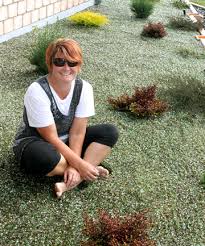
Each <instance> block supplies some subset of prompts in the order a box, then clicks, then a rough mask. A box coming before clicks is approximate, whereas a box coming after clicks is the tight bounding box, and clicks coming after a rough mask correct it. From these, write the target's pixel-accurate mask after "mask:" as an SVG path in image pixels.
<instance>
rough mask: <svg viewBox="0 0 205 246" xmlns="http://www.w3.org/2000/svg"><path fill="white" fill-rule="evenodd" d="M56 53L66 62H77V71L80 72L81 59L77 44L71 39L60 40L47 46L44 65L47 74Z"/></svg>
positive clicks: (50, 69) (80, 51)
mask: <svg viewBox="0 0 205 246" xmlns="http://www.w3.org/2000/svg"><path fill="white" fill-rule="evenodd" d="M57 53H60V54H63V55H64V57H65V59H66V60H68V61H71V62H78V70H80V68H81V66H82V63H83V57H82V50H81V48H80V45H79V44H78V42H76V41H75V40H73V39H66V38H60V39H57V40H56V41H54V42H52V43H50V44H49V46H48V48H47V49H46V65H47V67H48V71H49V72H51V71H52V66H53V58H55V55H56V54H57Z"/></svg>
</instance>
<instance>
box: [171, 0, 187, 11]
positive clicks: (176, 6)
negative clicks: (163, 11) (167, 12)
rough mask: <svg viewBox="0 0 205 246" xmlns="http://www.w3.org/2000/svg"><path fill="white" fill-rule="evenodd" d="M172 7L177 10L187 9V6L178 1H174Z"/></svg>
mask: <svg viewBox="0 0 205 246" xmlns="http://www.w3.org/2000/svg"><path fill="white" fill-rule="evenodd" d="M172 4H173V6H174V7H175V8H178V9H187V8H188V5H187V4H186V3H184V2H182V1H180V0H175V1H174V2H173V3H172Z"/></svg>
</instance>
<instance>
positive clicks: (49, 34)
mask: <svg viewBox="0 0 205 246" xmlns="http://www.w3.org/2000/svg"><path fill="white" fill-rule="evenodd" d="M33 32H34V34H35V35H36V39H35V40H36V42H34V44H33V45H32V47H31V53H30V56H29V58H28V59H29V61H30V63H31V64H32V65H36V68H37V71H39V72H41V73H44V74H46V73H48V69H47V66H46V62H45V53H46V49H47V47H48V45H49V44H50V43H51V42H52V41H54V40H55V39H57V38H60V37H62V36H63V34H62V31H61V30H60V29H59V27H58V26H57V25H53V26H46V27H45V28H44V29H38V28H36V29H34V30H33Z"/></svg>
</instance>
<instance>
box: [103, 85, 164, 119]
mask: <svg viewBox="0 0 205 246" xmlns="http://www.w3.org/2000/svg"><path fill="white" fill-rule="evenodd" d="M108 102H109V103H110V104H111V105H112V106H113V107H114V108H115V109H117V110H127V111H131V112H132V113H134V114H136V115H137V116H139V117H147V116H148V117H149V116H157V115H160V114H162V113H163V112H165V111H167V110H168V104H167V103H166V102H164V101H161V100H159V99H157V98H156V85H152V86H148V87H142V88H139V87H136V88H135V91H134V94H133V95H132V96H131V97H129V96H128V95H127V94H124V95H122V96H119V97H117V99H115V98H111V97H110V98H108Z"/></svg>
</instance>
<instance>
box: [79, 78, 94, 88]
mask: <svg viewBox="0 0 205 246" xmlns="http://www.w3.org/2000/svg"><path fill="white" fill-rule="evenodd" d="M81 80H82V82H83V88H86V89H90V90H92V88H93V87H92V85H91V83H90V82H88V81H87V80H84V79H81Z"/></svg>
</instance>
